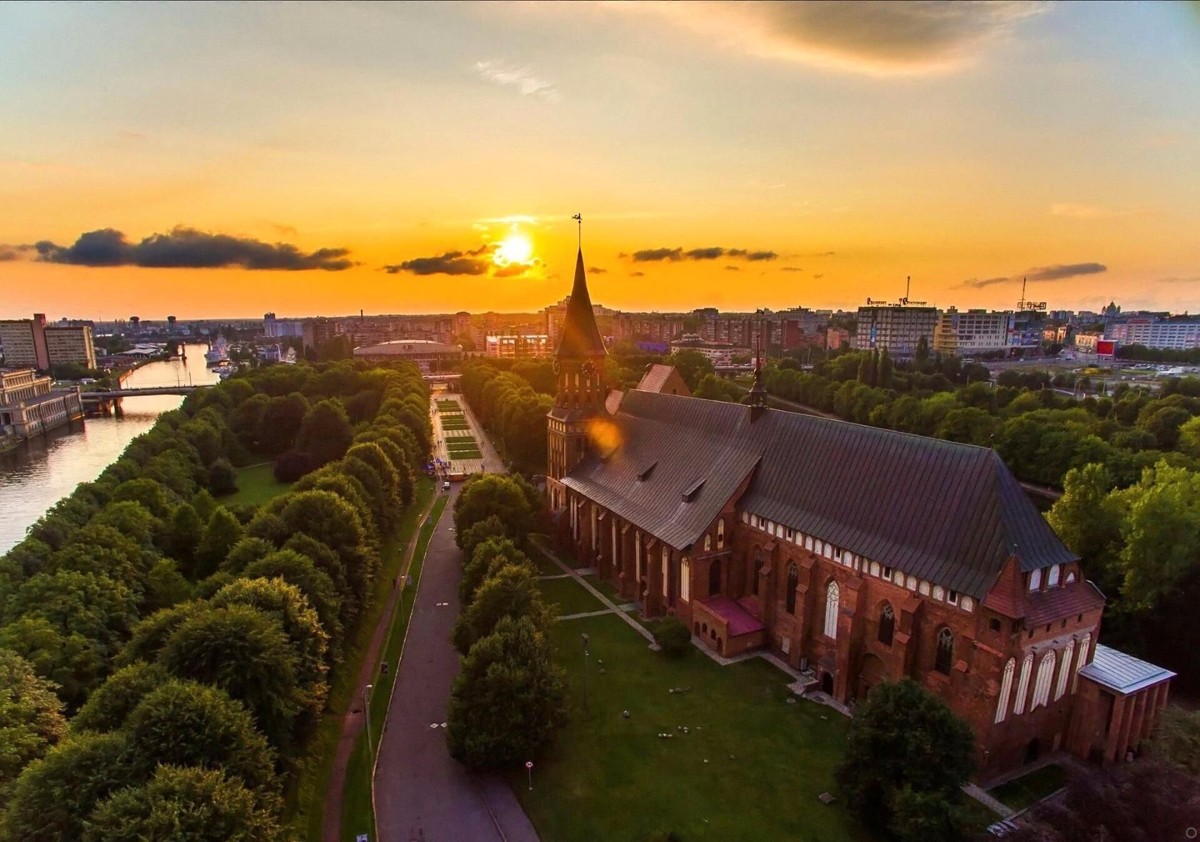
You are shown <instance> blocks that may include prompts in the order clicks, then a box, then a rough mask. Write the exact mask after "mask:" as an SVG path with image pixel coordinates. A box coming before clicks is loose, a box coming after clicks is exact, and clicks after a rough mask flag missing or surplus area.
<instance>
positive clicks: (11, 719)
mask: <svg viewBox="0 0 1200 842" xmlns="http://www.w3.org/2000/svg"><path fill="white" fill-rule="evenodd" d="M54 689H55V688H54V685H53V684H51V683H50V682H49V681H47V680H46V679H44V678H39V677H38V676H37V675H36V674H34V671H33V666H32V665H31V664H30V663H29V662H28V661H26V660H25V659H24V658H22V657H21V656H20V655H18V654H17V653H16V652H13V651H12V650H10V649H0V800H4V799H6V797H7V795H8V793H9V792H10V790H11V788H12V785H13V782H14V781H15V780H16V779H17V775H19V774H20V772H21V770H22V769H24V768H25V766H26V765H28V764H29V762H30V761H31V760H35V759H37V758H39V757H41V756H42V755H43V754H45V753H46V752H47V751H48V750H49V749H50V747H51V746H53V745H54V744H55V743H57V742H58V741H59V740H60V739H61V738H62V736H63V734H64V733H65V732H66V730H67V723H66V720H65V719H63V715H62V702H60V701H59V700H58V697H57V696H56V695H54Z"/></svg>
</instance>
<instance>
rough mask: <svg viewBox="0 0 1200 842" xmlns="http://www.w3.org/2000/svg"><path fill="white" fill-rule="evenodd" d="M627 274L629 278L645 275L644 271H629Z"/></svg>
mask: <svg viewBox="0 0 1200 842" xmlns="http://www.w3.org/2000/svg"><path fill="white" fill-rule="evenodd" d="M629 276H630V277H631V278H644V277H645V276H646V273H645V272H630V273H629Z"/></svg>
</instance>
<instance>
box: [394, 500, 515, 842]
mask: <svg viewBox="0 0 1200 842" xmlns="http://www.w3.org/2000/svg"><path fill="white" fill-rule="evenodd" d="M457 496H458V488H457V487H455V490H454V492H453V496H452V498H451V500H450V503H449V504H448V505H447V514H446V516H444V517H443V518H442V519H441V521H440V522H439V524H438V527H437V529H436V531H435V532H434V534H433V538H432V539H431V540H430V542H429V550H428V552H427V554H426V556H425V566H424V567H423V568H422V571H421V579H420V582H419V584H418V586H417V593H416V607H415V609H414V611H413V615H412V620H411V621H410V623H409V627H408V638H407V639H406V641H405V644H404V658H403V660H402V661H401V662H400V667H399V673H398V674H397V676H396V687H395V690H394V692H393V693H392V702H391V708H390V709H389V711H388V721H387V724H386V725H385V726H384V733H383V740H382V742H381V743H380V747H379V761H378V765H377V767H376V769H375V821H376V827H377V828H378V832H379V838H380V840H382V842H418V840H419V842H476V840H479V842H493V840H497V841H498V842H537V838H538V837H537V833H536V832H535V831H534V829H533V826H532V825H531V824H530V823H529V819H528V818H527V817H526V815H525V813H524V811H523V810H522V809H521V806H520V804H519V803H518V802H517V799H516V796H515V795H513V793H512V790H511V789H509V788H508V786H507V785H506V784H505V783H504V781H502V780H499V779H497V778H494V777H481V776H476V775H472V774H470V773H468V772H467V771H466V769H464V768H463V767H462V766H461V765H460V764H459V763H458V761H456V760H454V759H453V758H452V757H450V753H449V751H448V750H447V748H446V731H445V728H444V727H443V723H444V722H445V721H446V709H447V706H448V703H449V699H450V687H451V685H452V684H453V683H454V677H455V676H456V675H457V674H458V653H457V652H456V651H455V649H454V647H453V646H452V645H451V644H450V635H451V631H452V630H453V628H454V620H455V618H456V617H457V616H458V581H459V578H460V575H461V571H460V564H459V557H460V555H461V553H460V552H459V550H458V547H457V546H455V543H454V531H453V529H452V527H453V525H454V519H453V517H451V516H450V513H451V512H452V511H453V509H454V499H455V498H457Z"/></svg>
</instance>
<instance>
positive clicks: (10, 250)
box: [0, 243, 33, 263]
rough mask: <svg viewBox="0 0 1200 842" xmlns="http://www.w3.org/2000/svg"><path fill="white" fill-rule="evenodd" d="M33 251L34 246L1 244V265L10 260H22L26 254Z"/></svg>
mask: <svg viewBox="0 0 1200 842" xmlns="http://www.w3.org/2000/svg"><path fill="white" fill-rule="evenodd" d="M29 251H33V246H6V245H4V244H3V243H0V263H5V262H7V261H9V260H22V259H24V257H25V253H26V252H29Z"/></svg>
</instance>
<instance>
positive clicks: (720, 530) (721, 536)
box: [717, 518, 725, 550]
mask: <svg viewBox="0 0 1200 842" xmlns="http://www.w3.org/2000/svg"><path fill="white" fill-rule="evenodd" d="M717 549H718V550H723V549H725V518H721V519H720V520H718V521H717Z"/></svg>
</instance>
